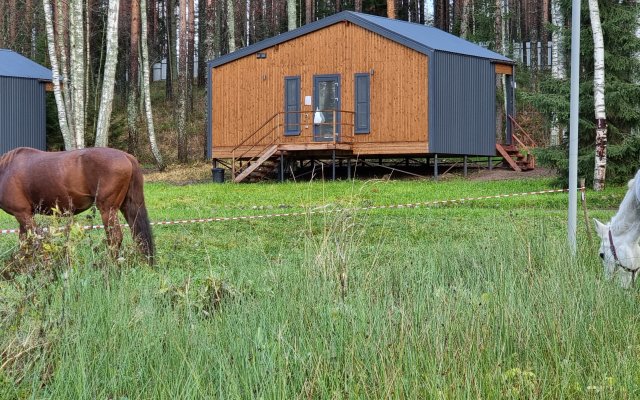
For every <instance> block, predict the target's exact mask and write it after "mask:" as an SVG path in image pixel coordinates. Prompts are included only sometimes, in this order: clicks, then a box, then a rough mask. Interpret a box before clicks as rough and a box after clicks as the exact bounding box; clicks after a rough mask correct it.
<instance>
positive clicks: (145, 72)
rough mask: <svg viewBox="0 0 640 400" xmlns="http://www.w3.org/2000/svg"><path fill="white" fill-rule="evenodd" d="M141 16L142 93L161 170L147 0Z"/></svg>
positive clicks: (155, 153) (150, 142) (153, 150)
mask: <svg viewBox="0 0 640 400" xmlns="http://www.w3.org/2000/svg"><path fill="white" fill-rule="evenodd" d="M140 16H141V23H142V24H141V25H142V26H141V29H142V34H141V35H140V39H141V40H140V41H141V44H142V53H141V58H142V93H143V96H144V111H145V116H146V118H147V133H148V136H149V145H150V146H151V153H152V154H153V157H154V158H155V160H156V165H157V166H158V169H159V170H160V171H162V170H164V168H165V165H164V162H163V161H162V155H161V154H160V149H159V148H158V143H157V142H156V132H155V129H154V127H153V113H152V111H151V91H150V90H149V81H150V79H149V71H150V69H149V46H148V43H147V36H148V35H147V0H140Z"/></svg>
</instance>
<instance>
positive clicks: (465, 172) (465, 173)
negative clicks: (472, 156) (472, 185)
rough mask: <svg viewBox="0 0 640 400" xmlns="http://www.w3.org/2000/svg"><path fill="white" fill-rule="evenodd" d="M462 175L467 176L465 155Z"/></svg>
mask: <svg viewBox="0 0 640 400" xmlns="http://www.w3.org/2000/svg"><path fill="white" fill-rule="evenodd" d="M464 176H465V178H466V177H467V156H464Z"/></svg>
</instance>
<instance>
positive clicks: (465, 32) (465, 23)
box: [460, 0, 470, 39]
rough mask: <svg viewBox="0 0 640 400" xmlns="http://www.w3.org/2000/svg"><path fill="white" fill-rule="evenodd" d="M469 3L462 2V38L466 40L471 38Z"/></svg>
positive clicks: (467, 1) (467, 0) (464, 0)
mask: <svg viewBox="0 0 640 400" xmlns="http://www.w3.org/2000/svg"><path fill="white" fill-rule="evenodd" d="M469 1H470V0H462V12H461V14H462V15H461V16H460V37H461V38H463V39H466V38H467V37H468V36H469V17H470V15H469Z"/></svg>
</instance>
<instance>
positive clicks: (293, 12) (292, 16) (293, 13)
mask: <svg viewBox="0 0 640 400" xmlns="http://www.w3.org/2000/svg"><path fill="white" fill-rule="evenodd" d="M297 15H298V10H297V9H296V0H287V30H289V31H292V30H294V29H296V28H297V27H298V26H297V25H296V17H297Z"/></svg>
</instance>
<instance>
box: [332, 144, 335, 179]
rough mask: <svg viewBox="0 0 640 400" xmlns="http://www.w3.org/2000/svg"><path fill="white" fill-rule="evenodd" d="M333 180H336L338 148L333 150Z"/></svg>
mask: <svg viewBox="0 0 640 400" xmlns="http://www.w3.org/2000/svg"><path fill="white" fill-rule="evenodd" d="M331 180H334V181H335V180H336V149H333V151H332V152H331Z"/></svg>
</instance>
